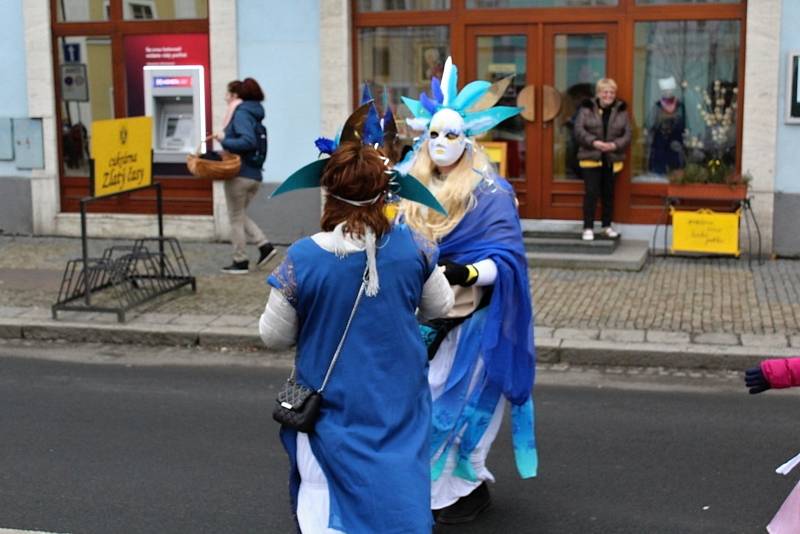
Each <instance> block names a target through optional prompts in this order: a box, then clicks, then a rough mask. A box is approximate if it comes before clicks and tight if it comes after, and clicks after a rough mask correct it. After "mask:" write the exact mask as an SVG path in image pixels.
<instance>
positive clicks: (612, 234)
mask: <svg viewBox="0 0 800 534" xmlns="http://www.w3.org/2000/svg"><path fill="white" fill-rule="evenodd" d="M603 233H604V234H605V235H606V237H610V238H611V239H616V238H618V237H619V232H617V231H616V230H614V229H613V228H611V227H610V226H606V227H605V228H603Z"/></svg>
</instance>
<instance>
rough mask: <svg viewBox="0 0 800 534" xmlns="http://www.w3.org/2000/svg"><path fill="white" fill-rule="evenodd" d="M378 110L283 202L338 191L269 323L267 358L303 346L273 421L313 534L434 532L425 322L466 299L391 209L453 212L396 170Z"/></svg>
mask: <svg viewBox="0 0 800 534" xmlns="http://www.w3.org/2000/svg"><path fill="white" fill-rule="evenodd" d="M371 106H372V104H371V102H369V103H367V104H365V105H363V106H361V107H360V108H359V109H358V110H356V112H354V113H353V115H351V117H350V118H349V119H348V121H347V123H346V124H345V126H344V128H343V129H342V133H341V136H340V140H339V143H338V146H336V141H332V140H318V143H317V146H318V147H325V148H323V150H324V151H327V152H328V153H332V155H331V157H330V158H326V159H320V160H317V161H314V162H312V163H310V164H309V165H306V166H305V167H303V168H301V169H300V170H299V171H297V172H295V173H294V174H293V175H292V176H290V177H289V178H288V179H287V180H286V181H285V182H284V183H283V184H282V185H281V186H280V187H279V188H278V189H277V190H276V191H275V193H274V194H273V196H274V195H277V194H281V193H283V192H286V191H289V190H292V189H296V188H300V187H312V186H314V185H321V186H322V187H323V188H324V192H325V203H324V210H323V214H322V220H321V224H320V225H321V228H322V231H321V232H319V233H317V234H314V235H313V236H311V237H306V238H304V239H301V240H299V241H297V242H296V243H294V244H293V245H292V246H291V247H289V250H288V251H287V254H286V257H285V258H284V260H283V262H282V263H281V264H280V265H279V266H278V267H277V269H275V271H274V272H273V273H272V275H271V276H270V277H269V279H268V282H269V284H270V285H271V286H272V287H273V290H272V291H271V293H270V296H269V299H268V301H267V305H266V308H265V310H264V313H263V314H262V316H261V320H260V322H259V331H260V333H261V337H262V339H263V340H264V343H265V344H266V345H267V346H268V347H271V348H276V349H281V348H288V347H290V346H292V345H295V344H296V345H297V356H296V360H295V369H294V371H293V373H292V376H291V378H290V380H289V382H288V383H287V385H286V387H285V388H284V389H283V390H282V391H281V392H280V394H279V395H278V399H277V402H276V408H275V411H274V412H273V417H274V418H275V419H276V420H277V421H279V422H280V423H281V424H282V426H281V440H282V442H283V445H284V448H285V449H286V451H287V453H288V454H289V460H290V493H291V502H292V507H293V511H294V514H295V519H296V521H297V526H298V528H299V530H300V532H302V533H303V534H323V533H324V534H332V533H343V532H346V533H348V534H355V533H367V532H369V533H373V532H375V533H377V532H380V533H382V534H430V532H431V529H432V526H433V522H432V516H431V512H430V508H429V506H430V474H429V456H428V455H429V447H430V431H429V428H430V417H431V397H430V393H429V391H428V382H427V371H428V358H427V354H426V349H425V345H424V344H423V341H422V338H421V337H420V335H419V330H418V328H417V320H416V316H415V312H416V310H417V309H419V311H420V313H421V314H422V315H424V316H426V317H437V316H440V315H443V314H445V313H447V312H448V311H449V309H450V307H452V305H453V293H452V291H451V289H450V286H449V284H448V282H447V279H446V278H445V276H444V274H443V273H442V271H441V270H440V269H438V268H437V266H436V262H437V258H438V249H437V248H436V246H435V245H434V244H433V243H432V242H430V241H428V240H426V239H424V238H422V237H421V236H419V235H417V234H415V233H414V232H412V231H411V229H410V228H409V227H407V226H405V225H401V224H393V223H392V222H390V221H389V220H388V219H387V218H386V216H385V215H384V211H383V210H384V206H385V198H386V195H387V194H388V193H389V192H390V191H391V192H392V193H394V194H397V195H399V196H401V197H405V198H408V199H410V200H414V201H417V202H424V203H425V204H426V205H427V206H429V207H431V208H432V209H437V210H441V211H444V210H443V209H442V208H441V206H440V205H439V203H438V202H436V200H435V199H434V198H433V196H432V195H431V194H430V193H429V192H428V191H427V189H425V188H424V187H423V186H422V185H421V184H419V183H418V182H417V181H416V180H414V179H413V178H411V177H409V176H408V175H400V174H399V173H397V172H395V171H394V170H393V169H392V167H391V163H390V160H389V158H387V157H386V155H385V153H384V149H383V148H382V147H381V145H382V144H383V140H384V134H383V132H382V131H381V126H380V123H379V121H378V115H377V113H371V112H369V111H370V109H372V108H371ZM362 140H363V143H362ZM320 141H325V142H324V143H323V142H320Z"/></svg>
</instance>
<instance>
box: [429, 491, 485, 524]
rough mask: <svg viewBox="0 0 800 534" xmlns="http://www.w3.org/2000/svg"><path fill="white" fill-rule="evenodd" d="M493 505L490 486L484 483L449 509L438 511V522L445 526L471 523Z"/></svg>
mask: <svg viewBox="0 0 800 534" xmlns="http://www.w3.org/2000/svg"><path fill="white" fill-rule="evenodd" d="M491 504H492V497H491V496H490V495H489V486H487V485H486V482H483V483H481V485H480V486H478V487H477V488H475V489H474V490H472V493H470V494H469V495H467V496H465V497H461V498H460V499H458V500H457V501H456V502H454V503H453V504H451V505H450V506H448V507H447V508H442V509H441V510H438V512H439V513H438V514H436V522H437V523H443V524H445V525H458V524H460V523H469V522H470V521H472V520H474V519H475V518H476V517H478V516H479V515H481V513H482V512H484V511H486V509H488V508H489V506H491Z"/></svg>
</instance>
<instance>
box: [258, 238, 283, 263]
mask: <svg viewBox="0 0 800 534" xmlns="http://www.w3.org/2000/svg"><path fill="white" fill-rule="evenodd" d="M277 253H278V251H277V250H275V247H273V246H272V244H271V243H264V244H263V245H261V246H260V247H258V261H257V262H256V267H259V268H260V267H263V266H265V265H266V264H267V262H269V260H271V259H272V257H273V256H274V255H275V254H277Z"/></svg>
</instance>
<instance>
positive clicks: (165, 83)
mask: <svg viewBox="0 0 800 534" xmlns="http://www.w3.org/2000/svg"><path fill="white" fill-rule="evenodd" d="M191 86H192V77H191V76H154V77H153V87H191Z"/></svg>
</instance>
